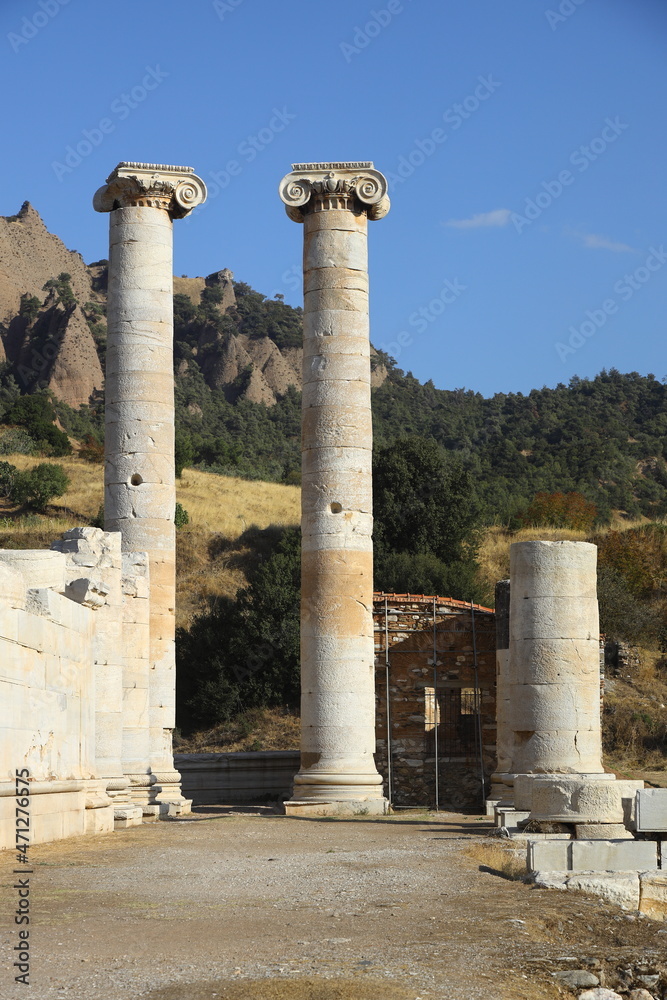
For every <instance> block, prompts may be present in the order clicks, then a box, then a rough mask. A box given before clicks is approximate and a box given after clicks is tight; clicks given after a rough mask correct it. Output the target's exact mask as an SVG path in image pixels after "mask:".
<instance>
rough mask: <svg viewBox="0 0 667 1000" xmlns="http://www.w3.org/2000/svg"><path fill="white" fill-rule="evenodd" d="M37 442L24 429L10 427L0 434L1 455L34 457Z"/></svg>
mask: <svg viewBox="0 0 667 1000" xmlns="http://www.w3.org/2000/svg"><path fill="white" fill-rule="evenodd" d="M34 452H35V442H34V441H33V439H32V438H31V437H30V435H29V434H28V432H27V431H26V430H25V429H24V428H23V427H9V428H7V430H6V431H3V432H2V433H1V434H0V455H33V454H34Z"/></svg>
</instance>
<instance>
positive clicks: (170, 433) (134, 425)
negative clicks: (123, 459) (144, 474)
mask: <svg viewBox="0 0 667 1000" xmlns="http://www.w3.org/2000/svg"><path fill="white" fill-rule="evenodd" d="M105 442H106V449H107V452H108V453H109V455H110V456H111V455H119V454H125V453H126V454H128V455H129V454H134V453H135V452H136V453H142V454H156V455H157V454H164V453H166V452H168V451H169V449H170V448H173V447H174V424H173V421H169V422H163V423H159V422H158V421H155V420H154V421H152V422H151V423H150V424H149V425H148V426H147V424H146V422H145V421H143V420H123V421H120V422H119V421H117V420H116V421H115V422H112V421H111V420H110V419H109V420H107V422H106V428H105ZM109 461H110V462H112V467H113V463H114V462H115V459H112V458H110V459H109Z"/></svg>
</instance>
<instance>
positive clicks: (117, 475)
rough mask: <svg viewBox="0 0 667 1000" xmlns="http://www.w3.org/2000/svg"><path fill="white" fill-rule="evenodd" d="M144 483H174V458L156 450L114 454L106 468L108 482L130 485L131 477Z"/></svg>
mask: <svg viewBox="0 0 667 1000" xmlns="http://www.w3.org/2000/svg"><path fill="white" fill-rule="evenodd" d="M133 476H134V477H136V476H139V477H140V479H141V481H142V482H144V483H152V484H157V485H160V484H166V485H169V486H173V485H174V479H175V476H174V460H173V458H172V457H171V456H169V455H165V454H159V453H156V452H138V451H135V452H131V453H127V454H122V455H116V456H115V457H114V459H113V461H109V466H108V468H107V477H106V478H107V482H108V483H124V484H126V485H131V483H132V477H133Z"/></svg>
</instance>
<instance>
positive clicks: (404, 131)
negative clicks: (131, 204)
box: [0, 0, 667, 395]
mask: <svg viewBox="0 0 667 1000" xmlns="http://www.w3.org/2000/svg"><path fill="white" fill-rule="evenodd" d="M0 44H1V45H2V47H3V53H2V59H1V60H0V87H1V90H2V93H3V95H4V109H3V110H4V123H3V135H4V148H5V154H4V157H3V164H4V170H3V183H2V197H1V199H0V214H2V215H11V214H13V213H14V212H16V211H17V210H18V208H19V206H20V205H21V203H22V202H23V201H24V200H25V199H28V200H30V201H31V202H32V203H33V204H34V205H35V207H36V208H37V209H38V210H39V211H40V213H41V214H42V216H43V218H44V219H45V221H46V223H47V225H48V226H49V228H50V229H51V230H52V231H54V232H56V233H57V234H58V235H59V236H60V237H61V238H62V239H63V240H64V241H65V243H66V244H67V245H68V246H69V247H70V248H72V249H76V250H79V251H80V252H81V253H82V255H83V257H84V259H85V260H86V261H88V262H90V261H93V260H97V259H99V258H101V257H106V256H107V227H108V218H107V217H106V216H101V215H97V214H96V213H95V212H94V211H93V210H92V207H91V198H92V195H93V192H94V191H95V189H96V188H97V187H98V186H99V185H101V184H102V183H103V182H104V180H105V178H106V176H107V175H108V174H109V173H110V171H111V169H112V168H113V167H114V166H115V164H116V163H117V162H118V161H119V160H144V161H153V162H163V163H178V164H187V165H191V166H193V167H195V169H196V171H197V172H198V173H199V174H200V175H201V176H202V177H203V178H204V179H205V180H206V181H207V183H208V184H209V186H210V189H211V197H210V198H209V201H208V203H207V204H206V205H205V206H204V207H203V208H202V209H200V210H199V211H198V212H197V214H196V215H195V216H193V217H192V218H191V219H190V220H188V221H186V222H178V223H177V224H176V226H175V247H176V265H175V269H176V273H178V274H188V275H197V274H199V275H206V274H208V273H210V272H212V271H214V270H219V269H221V268H223V267H230V268H231V269H232V270H233V271H234V273H235V276H236V278H237V280H241V281H246V282H248V283H249V284H251V285H252V286H253V287H254V288H256V289H257V290H258V291H261V292H264V293H265V294H267V295H273V294H275V293H276V292H281V293H283V294H284V295H285V298H286V300H287V301H288V302H291V303H293V304H300V296H301V291H300V286H299V284H298V279H297V276H298V275H299V273H300V256H301V240H302V230H301V228H300V227H299V226H297V225H295V224H294V223H292V222H290V221H289V220H288V218H287V216H286V215H285V213H284V210H283V207H282V204H281V202H280V201H279V199H278V195H277V185H278V182H279V180H280V178H281V177H282V176H283V174H285V173H286V172H287V171H288V170H289V169H290V164H291V163H292V162H293V161H294V162H297V161H312V160H332V159H333V160H355V159H372V160H374V161H375V165H376V166H377V167H378V168H379V169H380V170H382V171H384V172H385V173H386V174H388V175H390V176H392V175H393V178H394V179H393V183H392V184H391V195H392V202H393V206H392V210H391V212H390V214H389V216H388V217H387V218H386V219H384V220H383V221H381V222H377V223H373V224H371V226H370V260H371V322H372V329H371V336H372V340H373V342H374V344H375V345H376V346H378V347H383V348H385V349H386V350H388V351H389V352H390V353H393V354H394V355H397V356H398V363H399V365H400V366H401V367H402V368H403V369H405V370H411V371H412V372H413V373H414V374H415V375H416V376H417V377H418V378H419V379H421V380H422V381H425V380H427V379H429V378H432V379H433V381H434V383H435V384H436V385H437V386H439V387H442V388H457V387H461V386H465V387H466V388H471V389H475V390H478V391H481V392H483V393H484V394H485V395H490V394H492V393H494V392H508V391H521V392H528V391H529V390H530V389H531V388H533V387H541V386H542V385H555V384H556V383H558V382H561V381H565V382H567V380H568V379H569V378H570V377H571V376H572V375H573V374H578V375H580V376H591V375H594V374H595V373H596V372H598V371H599V370H600V369H602V368H603V367H607V368H609V367H612V366H613V367H617V368H619V369H621V370H622V371H632V370H637V371H640V372H642V373H647V372H649V371H652V372H654V373H655V374H656V375H657V376H658V377H659V378H662V377H663V376H664V375H666V374H667V365H666V364H665V346H664V344H665V317H666V316H667V258H665V257H663V258H662V259H661V253H660V248H661V245H662V244H661V241H663V240H664V241H665V246H666V247H667V226H666V224H665V223H666V212H665V187H666V184H667V180H666V176H665V168H666V165H667V155H666V154H667V132H666V130H665V108H666V107H667V75H666V74H665V72H664V67H665V60H666V57H667V3H665V0H583V2H582V0H578V2H577V0H551V2H550V0H511V2H509V3H501V2H498V0H377V2H376V3H373V2H372V0H368V2H365V0H338V2H337V3H335V4H330V3H324V2H321V0H320V2H318V0H305V2H304V0H302V2H300V3H295V2H292V0H282V2H277V0H217V2H216V3H213V2H211V0H188V2H176V0H160V2H157V0H141V2H137V0H115V2H114V3H112V4H107V3H100V2H99V0H97V2H90V0H89V2H85V0H68V2H66V3H64V2H63V0H2V2H1V4H0ZM126 98H127V99H126ZM457 106H458V107H457ZM105 119H106V122H105V123H104V129H106V131H104V130H102V129H100V123H101V122H102V121H103V120H105ZM86 130H87V132H88V137H86V135H85V132H86ZM434 130H435V131H434ZM80 144H82V145H80ZM77 146H79V147H80V151H81V152H83V154H84V155H82V156H81V157H80V162H78V163H77V161H76V159H73V158H72V155H71V154H70V158H69V163H68V162H67V160H66V156H67V150H68V147H72V148H73V149H74V150H76V148H77ZM582 147H583V148H582ZM76 155H78V154H76ZM230 161H235V163H236V166H235V167H234V168H233V170H234V171H235V173H234V174H233V175H232V176H228V175H226V169H227V165H228V164H229V163H230ZM399 168H400V169H399ZM401 172H402V174H403V176H400V174H401ZM214 174H217V175H218V181H219V182H220V183H219V182H216V181H214V180H213V175H214ZM559 175H560V177H561V180H559ZM559 186H560V189H559ZM538 195H539V198H538ZM528 200H532V201H533V203H534V205H533V207H530V206H529V207H528V209H527V208H526V204H527V201H528ZM529 215H532V218H529ZM651 248H655V249H657V250H658V254H657V255H655V256H653V257H650V258H649V254H650V251H651ZM647 258H649V260H648V267H647V266H646V261H647ZM626 276H627V277H626ZM446 282H449V285H447V284H446ZM452 289H454V290H455V291H452ZM420 310H422V312H421V314H420ZM588 313H590V314H591V316H589V315H588ZM582 325H583V331H582ZM401 334H402V337H401ZM399 338H400V339H399ZM559 344H560V345H562V346H561V347H558V345H559Z"/></svg>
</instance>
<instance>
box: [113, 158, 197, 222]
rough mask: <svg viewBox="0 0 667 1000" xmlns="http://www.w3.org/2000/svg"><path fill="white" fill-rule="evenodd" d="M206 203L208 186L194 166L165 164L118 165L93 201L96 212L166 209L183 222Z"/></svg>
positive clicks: (128, 163) (126, 163) (125, 163)
mask: <svg viewBox="0 0 667 1000" xmlns="http://www.w3.org/2000/svg"><path fill="white" fill-rule="evenodd" d="M204 201H206V185H205V184H204V182H203V180H202V179H201V177H197V175H196V174H195V172H194V169H193V168H192V167H175V166H170V165H168V164H165V163H133V162H124V163H119V164H118V166H117V167H116V169H115V170H113V171H112V172H111V174H110V175H109V177H108V178H107V182H106V184H105V185H104V186H103V187H101V188H99V190H98V191H96V193H95V197H94V198H93V207H94V208H95V210H96V211H97V212H112V211H113V210H114V209H116V208H127V207H128V206H133V205H139V206H147V207H149V208H163V209H165V211H167V212H169V213H170V214H171V215H172V216H173V218H174V219H182V218H184V217H185V216H186V215H189V213H190V212H191V211H192V209H193V208H196V207H197V205H201V204H202V203H203V202H204Z"/></svg>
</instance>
